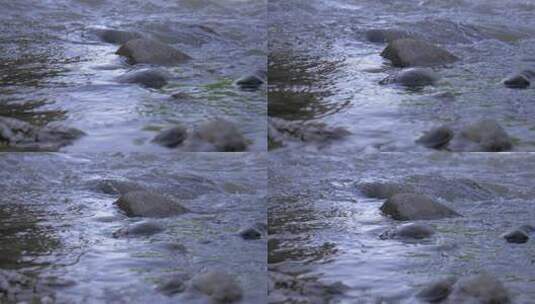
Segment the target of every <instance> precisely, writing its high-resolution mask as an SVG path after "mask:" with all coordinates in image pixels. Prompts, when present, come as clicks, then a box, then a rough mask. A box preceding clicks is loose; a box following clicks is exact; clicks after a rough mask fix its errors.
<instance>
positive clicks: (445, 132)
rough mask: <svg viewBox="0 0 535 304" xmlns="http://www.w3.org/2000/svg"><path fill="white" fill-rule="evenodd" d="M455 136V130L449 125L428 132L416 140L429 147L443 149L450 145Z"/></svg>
mask: <svg viewBox="0 0 535 304" xmlns="http://www.w3.org/2000/svg"><path fill="white" fill-rule="evenodd" d="M453 136H454V133H453V130H451V129H450V128H449V127H446V126H441V127H438V128H434V129H431V130H430V131H428V132H426V133H425V134H424V135H422V137H420V138H418V139H417V140H416V142H417V143H419V144H421V145H423V146H424V147H427V148H431V149H441V148H444V147H446V146H447V145H448V143H449V142H450V141H451V139H452V138H453Z"/></svg>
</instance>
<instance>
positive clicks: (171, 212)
mask: <svg viewBox="0 0 535 304" xmlns="http://www.w3.org/2000/svg"><path fill="white" fill-rule="evenodd" d="M115 204H117V206H118V207H119V208H120V209H121V210H123V211H124V212H125V213H126V215H127V216H130V217H133V216H143V217H169V216H175V215H180V214H183V213H186V212H188V209H186V208H184V207H182V206H181V205H180V204H179V203H178V202H176V201H174V200H172V199H170V198H167V197H165V196H163V195H160V194H157V193H152V192H148V191H133V192H128V193H126V194H123V195H121V197H120V198H119V199H118V200H117V201H116V202H115Z"/></svg>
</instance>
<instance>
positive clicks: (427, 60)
mask: <svg viewBox="0 0 535 304" xmlns="http://www.w3.org/2000/svg"><path fill="white" fill-rule="evenodd" d="M381 56H383V57H384V58H386V59H389V60H390V61H391V62H392V65H394V66H397V67H414V66H435V65H444V64H448V63H453V62H455V61H457V60H459V58H457V57H456V56H454V55H453V54H451V53H450V52H448V51H446V50H444V49H442V48H440V47H438V46H436V45H434V44H431V43H428V42H425V41H422V40H417V39H412V38H403V39H398V40H394V41H392V42H390V43H389V44H388V45H387V47H386V48H385V49H384V50H383V52H382V53H381Z"/></svg>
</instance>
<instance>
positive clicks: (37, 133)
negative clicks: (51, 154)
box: [0, 116, 85, 151]
mask: <svg viewBox="0 0 535 304" xmlns="http://www.w3.org/2000/svg"><path fill="white" fill-rule="evenodd" d="M84 135H85V133H84V132H82V131H80V130H78V129H76V128H70V127H65V126H62V125H60V124H57V123H50V124H48V125H45V126H36V125H32V124H30V123H28V122H25V121H22V120H19V119H16V118H11V117H3V116H0V147H2V146H5V147H7V148H8V149H13V150H21V151H58V150H59V149H60V148H62V147H64V146H67V145H70V144H72V143H73V142H74V141H75V140H77V139H79V138H80V137H82V136H84Z"/></svg>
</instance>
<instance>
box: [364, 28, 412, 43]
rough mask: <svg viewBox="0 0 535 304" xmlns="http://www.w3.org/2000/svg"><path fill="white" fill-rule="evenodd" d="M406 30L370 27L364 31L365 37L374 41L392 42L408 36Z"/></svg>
mask: <svg viewBox="0 0 535 304" xmlns="http://www.w3.org/2000/svg"><path fill="white" fill-rule="evenodd" d="M409 37H410V34H409V33H408V32H406V31H402V30H395V29H371V30H368V31H367V32H366V39H367V40H368V41H370V42H374V43H385V42H392V41H394V40H397V39H401V38H409Z"/></svg>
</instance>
